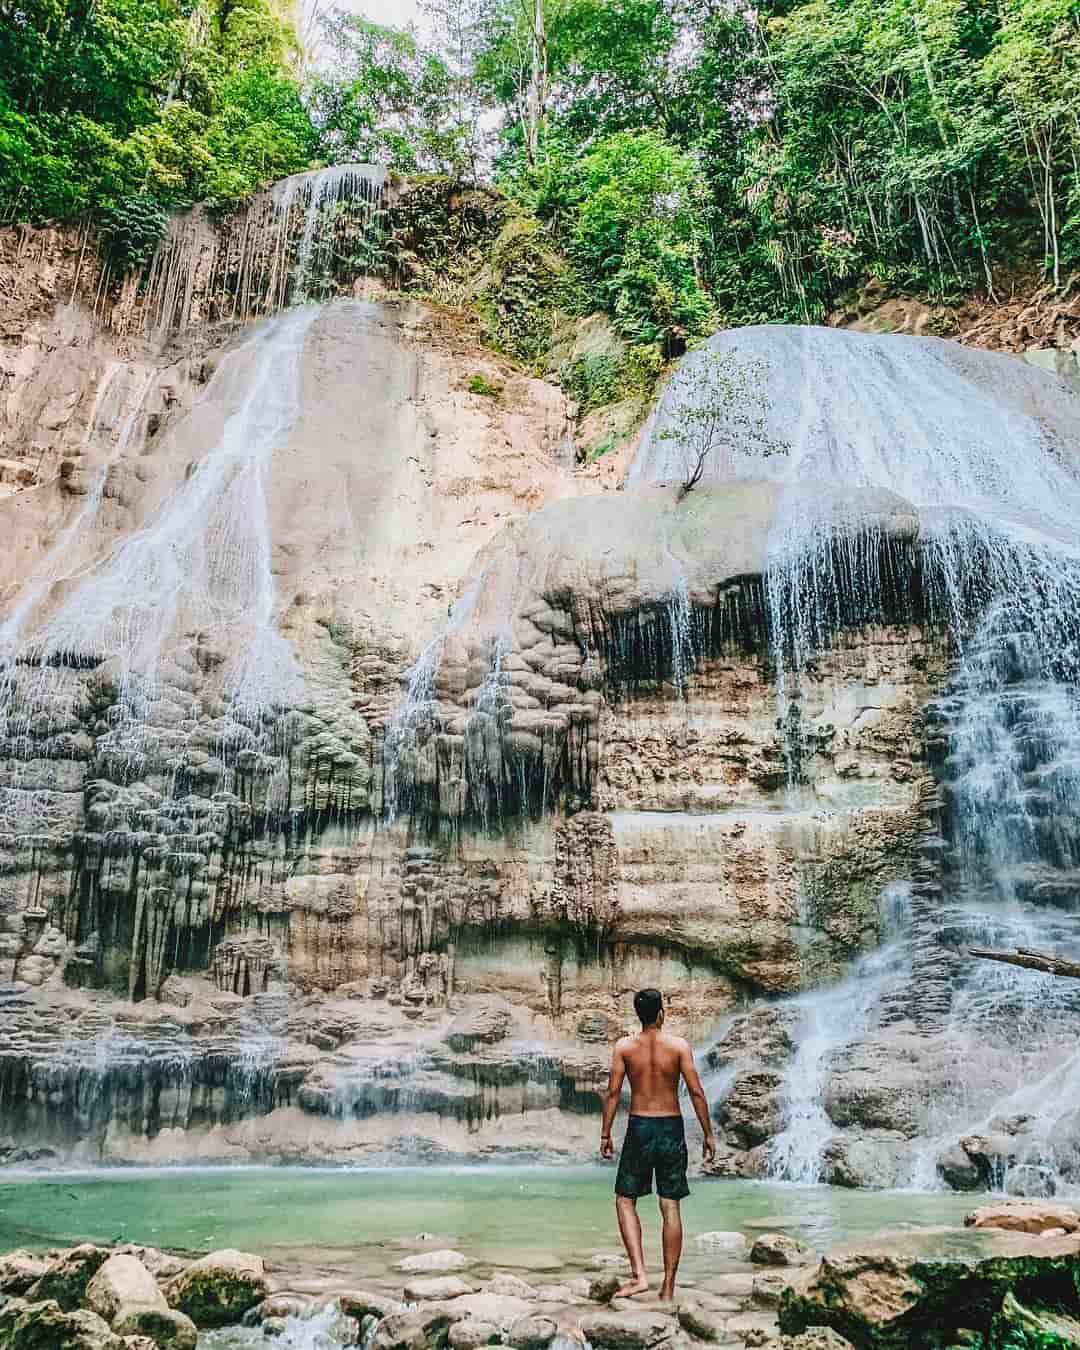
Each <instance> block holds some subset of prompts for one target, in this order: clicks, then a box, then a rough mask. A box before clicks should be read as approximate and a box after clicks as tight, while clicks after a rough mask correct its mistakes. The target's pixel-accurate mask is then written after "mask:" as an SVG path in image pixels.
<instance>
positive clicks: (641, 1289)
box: [615, 1276, 649, 1298]
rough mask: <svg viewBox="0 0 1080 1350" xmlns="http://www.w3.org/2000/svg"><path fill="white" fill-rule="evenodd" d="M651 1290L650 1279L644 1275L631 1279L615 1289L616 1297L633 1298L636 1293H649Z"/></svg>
mask: <svg viewBox="0 0 1080 1350" xmlns="http://www.w3.org/2000/svg"><path fill="white" fill-rule="evenodd" d="M648 1292H649V1281H648V1280H647V1279H645V1277H644V1276H642V1277H641V1278H640V1279H636V1278H635V1279H633V1280H629V1281H628V1282H627V1283H626V1284H623V1285H620V1286H619V1288H618V1289H616V1290H615V1297H616V1298H633V1297H634V1295H635V1294H647V1293H648Z"/></svg>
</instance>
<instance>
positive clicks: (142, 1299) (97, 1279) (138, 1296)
mask: <svg viewBox="0 0 1080 1350" xmlns="http://www.w3.org/2000/svg"><path fill="white" fill-rule="evenodd" d="M86 1303H87V1306H88V1307H89V1308H90V1309H91V1311H93V1312H96V1313H97V1314H98V1316H99V1317H103V1318H104V1319H105V1321H106V1322H109V1323H112V1322H114V1321H115V1320H117V1319H118V1318H123V1317H126V1316H127V1315H128V1314H129V1313H131V1312H134V1311H135V1310H136V1309H151V1308H156V1309H158V1310H164V1309H165V1308H167V1307H168V1304H167V1303H166V1301H165V1295H164V1294H163V1293H162V1292H161V1290H160V1289H159V1288H158V1285H157V1281H156V1280H155V1279H154V1277H153V1276H152V1275H151V1274H150V1272H149V1271H148V1270H147V1268H146V1267H145V1266H144V1265H143V1264H142V1262H141V1261H139V1260H138V1259H137V1258H136V1257H134V1256H129V1255H125V1254H123V1253H115V1254H114V1255H112V1256H110V1257H109V1259H108V1260H107V1261H106V1262H105V1263H104V1264H103V1265H102V1266H101V1268H100V1269H99V1270H98V1272H97V1274H96V1275H95V1276H94V1278H93V1279H92V1280H91V1281H90V1283H89V1285H88V1286H87V1289H86Z"/></svg>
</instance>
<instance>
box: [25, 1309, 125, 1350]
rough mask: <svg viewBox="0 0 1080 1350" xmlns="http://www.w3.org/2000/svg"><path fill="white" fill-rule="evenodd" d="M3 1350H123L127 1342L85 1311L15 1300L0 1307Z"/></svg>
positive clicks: (92, 1314)
mask: <svg viewBox="0 0 1080 1350" xmlns="http://www.w3.org/2000/svg"><path fill="white" fill-rule="evenodd" d="M0 1350H124V1342H123V1341H122V1340H121V1339H120V1337H119V1336H117V1335H116V1334H115V1333H114V1332H112V1331H111V1330H110V1329H109V1324H108V1323H107V1322H105V1321H103V1320H102V1319H101V1318H100V1317H98V1315H97V1313H92V1312H89V1311H88V1310H87V1309H85V1308H78V1309H76V1310H75V1311H74V1312H67V1311H65V1310H64V1309H63V1308H61V1307H60V1305H59V1303H57V1302H56V1300H55V1299H45V1300H43V1301H41V1302H38V1303H30V1302H29V1301H27V1300H26V1299H17V1298H13V1299H11V1300H10V1301H9V1302H7V1303H6V1304H5V1305H4V1306H3V1307H2V1308H0Z"/></svg>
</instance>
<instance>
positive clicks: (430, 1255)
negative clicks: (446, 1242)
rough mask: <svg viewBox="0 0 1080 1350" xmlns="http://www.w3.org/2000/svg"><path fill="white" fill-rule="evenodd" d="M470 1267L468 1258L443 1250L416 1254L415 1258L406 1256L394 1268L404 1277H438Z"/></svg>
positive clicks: (460, 1253) (458, 1253) (461, 1254)
mask: <svg viewBox="0 0 1080 1350" xmlns="http://www.w3.org/2000/svg"><path fill="white" fill-rule="evenodd" d="M468 1265H471V1262H470V1261H469V1258H468V1257H467V1256H465V1255H464V1254H463V1253H462V1252H455V1251H450V1250H449V1249H444V1250H442V1251H437V1252H417V1253H416V1255H415V1256H406V1257H405V1258H404V1259H403V1260H401V1261H399V1262H398V1263H397V1265H396V1266H395V1267H394V1269H395V1270H400V1271H402V1272H404V1273H405V1274H406V1275H438V1274H444V1273H446V1272H447V1271H450V1270H464V1269H465V1267H466V1266H468Z"/></svg>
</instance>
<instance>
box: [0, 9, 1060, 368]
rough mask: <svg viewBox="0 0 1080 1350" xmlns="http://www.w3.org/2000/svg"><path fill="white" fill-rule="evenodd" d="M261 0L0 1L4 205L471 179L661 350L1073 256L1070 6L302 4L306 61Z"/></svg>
mask: <svg viewBox="0 0 1080 1350" xmlns="http://www.w3.org/2000/svg"><path fill="white" fill-rule="evenodd" d="M274 3H275V0H0V211H2V212H5V213H6V214H7V215H8V216H17V217H24V216H29V217H37V218H42V217H50V216H51V217H73V216H77V215H79V214H80V213H82V212H84V211H86V210H91V211H93V212H94V213H95V214H96V215H97V217H98V218H99V219H100V220H101V221H102V222H103V223H104V224H105V225H106V227H107V228H108V230H109V231H110V232H111V237H112V238H113V239H114V240H115V241H116V242H117V247H118V248H119V249H120V250H121V251H122V252H124V253H125V254H126V256H128V257H134V258H137V257H138V256H140V254H141V253H143V252H144V251H145V249H146V248H147V247H148V241H150V240H152V238H153V237H154V235H155V232H156V231H157V230H159V229H160V221H161V218H162V212H163V211H165V210H167V209H170V208H172V207H174V206H176V205H178V204H181V203H185V202H188V201H192V200H195V199H209V200H211V201H213V202H217V203H227V202H229V201H232V200H233V199H235V198H237V197H239V196H241V195H243V194H245V193H247V192H249V191H250V190H251V189H253V188H254V187H255V186H257V185H259V184H261V183H263V182H266V181H268V180H270V179H272V178H275V177H279V176H281V175H283V174H286V173H289V172H292V171H295V170H297V169H300V168H304V167H308V166H310V165H312V164H315V163H317V162H326V161H331V160H343V159H369V158H370V159H378V160H381V161H383V162H386V163H388V164H390V165H391V166H392V167H394V168H397V169H400V170H402V171H403V172H406V173H409V174H416V173H418V172H435V173H441V174H445V175H449V176H450V177H451V178H452V179H454V180H455V181H465V182H476V181H478V180H486V181H488V182H489V183H494V184H495V185H496V186H497V187H498V188H499V189H500V190H501V192H502V193H503V194H504V197H505V199H506V200H507V201H508V202H509V203H511V204H512V205H513V207H514V210H515V212H516V215H515V216H514V219H515V221H516V224H515V226H514V229H513V231H511V233H510V235H509V236H507V238H506V239H504V240H503V252H504V254H505V255H506V257H509V256H510V254H509V253H507V249H509V248H510V246H511V244H512V245H513V250H515V251H514V254H513V256H514V257H515V258H516V257H518V256H519V255H520V256H522V257H524V256H525V254H528V259H529V267H530V268H532V269H533V272H535V271H536V268H537V267H538V265H539V264H538V259H541V258H543V259H545V260H550V258H551V257H552V256H555V255H557V256H559V257H561V258H563V259H566V260H567V264H568V266H569V268H570V269H571V271H572V276H569V277H562V278H561V279H560V280H559V282H558V285H555V284H554V283H552V286H553V291H552V293H554V291H556V290H557V291H558V294H559V297H560V303H573V299H572V298H573V297H575V296H576V297H577V298H578V302H579V303H581V304H582V305H583V306H585V307H594V308H595V307H600V308H602V309H603V310H604V311H605V312H606V313H607V314H608V315H609V316H610V318H611V320H612V322H613V324H614V326H615V328H616V330H617V332H618V334H619V335H620V336H621V338H622V339H623V340H624V341H626V342H628V343H630V344H637V345H649V346H652V347H654V348H655V349H656V351H657V352H658V353H660V354H665V355H666V354H670V353H672V352H675V351H678V350H680V349H681V347H682V346H683V345H685V344H686V343H687V342H688V341H692V340H693V339H694V338H696V337H697V336H698V335H700V334H701V333H703V332H704V331H707V329H708V328H709V327H711V326H713V325H715V323H716V322H718V321H720V322H723V321H727V322H746V321H753V320H761V319H776V318H783V317H788V318H796V319H811V320H812V319H818V318H820V317H822V315H823V314H824V313H825V312H826V311H827V310H828V308H829V307H830V306H831V305H832V304H834V303H835V302H836V299H837V297H838V296H839V295H841V294H842V293H843V292H844V291H845V290H847V289H849V288H851V287H852V286H854V285H856V284H858V283H860V282H862V281H864V280H866V279H868V278H870V277H874V278H877V279H878V280H880V281H883V282H885V283H887V284H889V285H893V286H900V287H910V288H914V289H917V290H920V291H922V292H926V293H931V294H935V295H948V294H949V293H951V292H956V291H959V290H961V289H968V288H970V287H971V286H972V285H980V286H982V287H984V288H987V289H989V290H991V291H992V289H993V287H994V284H995V279H996V277H997V276H998V275H999V274H1000V268H1001V266H1002V265H1003V264H1007V263H1013V262H1016V261H1017V260H1018V259H1019V260H1026V261H1027V262H1029V263H1030V264H1032V265H1034V266H1038V267H1041V268H1043V269H1044V270H1045V273H1046V276H1047V277H1048V279H1050V280H1051V281H1052V282H1054V283H1056V284H1061V285H1064V284H1065V282H1066V281H1067V279H1068V276H1069V273H1070V271H1071V270H1072V269H1075V268H1077V267H1078V266H1080V0H758V3H756V4H755V5H753V6H750V5H747V4H743V3H741V2H740V0H427V12H426V17H425V24H424V25H423V29H422V31H423V33H424V34H425V36H424V37H423V39H421V38H420V37H418V36H417V35H416V34H414V33H405V32H399V31H396V30H393V29H387V28H383V27H379V26H378V25H375V24H373V23H370V22H368V21H366V20H364V19H360V18H357V17H355V16H354V15H351V14H350V15H344V14H341V13H335V14H332V15H331V16H330V17H328V18H326V19H324V20H323V22H322V29H321V48H320V53H319V60H318V61H317V62H316V63H315V66H314V67H313V68H312V69H313V71H314V73H309V74H308V75H307V76H306V77H304V76H302V74H301V62H300V59H299V57H300V54H299V52H298V50H297V44H296V41H295V39H294V38H293V37H292V35H291V29H290V27H289V25H288V24H287V23H286V22H285V20H284V18H283V15H282V13H279V12H278V11H276V10H275V9H274V8H273V5H274ZM528 221H531V222H532V223H531V224H527V223H524V222H528ZM489 261H490V260H489ZM495 265H496V266H497V267H498V266H502V267H503V273H504V276H505V280H506V282H507V285H510V283H512V282H513V281H514V278H515V277H516V276H519V275H520V276H524V275H525V273H524V272H523V273H520V274H518V273H515V271H514V266H513V265H510V264H508V263H506V258H505V257H504V260H503V264H499V263H498V260H496V262H495ZM515 265H516V264H515ZM545 266H546V262H545ZM548 270H549V271H550V270H551V269H548ZM530 275H532V273H530ZM567 297H571V299H570V300H569V301H568V299H567ZM522 313H523V311H522V308H521V307H520V306H519V307H518V308H516V309H514V315H515V320H514V321H515V322H516V323H517V322H523V320H522ZM530 322H531V321H530ZM525 327H526V328H527V329H528V337H527V338H526V337H522V338H521V340H520V342H518V343H517V345H518V346H522V344H524V346H525V347H529V346H532V345H535V342H536V341H538V340H539V339H538V338H537V336H536V334H537V332H538V331H539V330H538V329H536V327H535V325H533V327H531V328H530V327H529V325H528V324H526V325H525ZM523 332H524V330H523ZM508 346H514V343H513V342H510V343H508Z"/></svg>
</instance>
